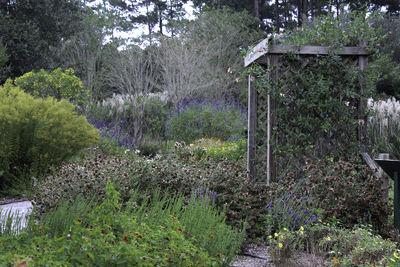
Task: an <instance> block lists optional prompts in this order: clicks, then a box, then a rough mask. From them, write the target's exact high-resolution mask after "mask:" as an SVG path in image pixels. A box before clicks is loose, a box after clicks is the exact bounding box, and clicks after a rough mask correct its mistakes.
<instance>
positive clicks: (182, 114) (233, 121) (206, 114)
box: [167, 101, 246, 143]
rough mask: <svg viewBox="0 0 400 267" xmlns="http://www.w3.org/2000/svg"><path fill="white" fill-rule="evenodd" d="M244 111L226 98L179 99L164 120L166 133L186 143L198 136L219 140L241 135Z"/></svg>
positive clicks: (243, 124)
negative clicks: (170, 114) (182, 100)
mask: <svg viewBox="0 0 400 267" xmlns="http://www.w3.org/2000/svg"><path fill="white" fill-rule="evenodd" d="M245 129H246V114H245V112H243V111H242V110H241V109H240V108H239V107H237V106H235V105H233V104H229V103H227V102H226V101H191V102H189V103H183V104H182V105H180V106H179V107H178V109H177V110H176V111H175V113H173V114H172V116H171V118H170V119H169V120H168V123H167V137H168V138H169V139H171V140H175V141H179V142H180V141H185V142H186V143H190V142H192V141H193V140H195V139H199V138H202V137H215V138H219V139H222V140H227V139H229V138H234V139H238V138H240V137H242V136H243V135H244V133H245Z"/></svg>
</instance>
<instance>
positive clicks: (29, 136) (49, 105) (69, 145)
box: [0, 81, 98, 184]
mask: <svg viewBox="0 0 400 267" xmlns="http://www.w3.org/2000/svg"><path fill="white" fill-rule="evenodd" d="M0 129H1V131H0V169H1V170H2V171H3V172H5V173H6V174H8V175H9V176H8V177H12V176H13V175H16V174H17V173H18V171H25V170H29V171H31V172H34V173H44V172H46V171H47V168H48V167H49V166H50V165H55V166H57V165H59V164H60V163H61V162H62V161H65V160H67V159H68V158H70V157H71V156H73V155H74V154H76V153H77V152H78V151H79V150H81V149H82V148H85V147H88V146H91V145H93V144H95V143H97V142H98V132H97V130H95V129H94V128H93V127H92V126H91V125H90V124H89V123H87V121H86V119H85V118H84V117H82V116H77V114H76V111H75V106H74V105H73V104H71V103H69V102H68V101H66V100H61V101H59V102H58V101H56V100H55V99H54V98H47V99H41V98H34V97H33V96H31V95H29V94H27V93H25V92H23V91H22V90H21V89H19V88H18V87H14V86H13V85H12V83H11V81H8V82H6V83H5V84H4V86H0ZM1 179H2V182H1V183H0V184H3V183H4V179H5V176H2V177H1Z"/></svg>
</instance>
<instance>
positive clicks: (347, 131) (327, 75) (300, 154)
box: [255, 54, 370, 174]
mask: <svg viewBox="0 0 400 267" xmlns="http://www.w3.org/2000/svg"><path fill="white" fill-rule="evenodd" d="M281 62H283V64H284V66H283V67H282V68H283V69H285V68H287V69H288V71H290V74H288V75H286V76H285V77H284V78H282V79H280V80H279V81H277V82H276V83H273V82H271V81H270V80H269V77H268V73H267V71H265V70H259V69H258V70H257V67H255V73H258V74H259V75H260V76H259V77H260V78H259V79H257V90H258V92H259V94H261V95H263V96H266V95H267V94H270V95H271V97H272V98H273V99H275V101H276V112H275V114H276V115H275V120H276V123H275V126H274V128H273V129H272V135H273V139H272V140H273V141H272V145H273V147H274V154H275V158H276V160H277V164H278V170H279V172H280V174H282V172H289V171H296V172H299V170H300V168H301V166H302V164H303V162H304V160H305V158H307V157H312V158H327V157H329V156H332V157H338V156H346V155H347V154H349V153H350V154H351V153H352V152H354V151H357V150H358V148H359V140H358V136H357V131H358V127H359V125H360V123H362V122H364V118H365V117H366V115H367V113H368V111H367V110H364V111H363V112H362V113H361V112H360V111H358V103H359V101H360V99H361V98H362V97H365V96H366V95H369V94H370V90H369V89H370V87H369V88H364V91H363V93H362V94H361V88H360V72H359V70H357V69H355V68H351V67H348V66H347V65H346V64H345V63H344V62H343V61H342V60H341V58H340V57H338V56H335V55H330V56H323V57H322V56H321V57H319V56H317V57H313V58H308V59H307V63H308V64H307V66H305V67H304V66H302V64H303V61H302V60H301V59H300V58H298V57H296V56H294V55H291V54H288V55H285V56H282V58H281ZM361 118H362V119H363V120H360V119H361Z"/></svg>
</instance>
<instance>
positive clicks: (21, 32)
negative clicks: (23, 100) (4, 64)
mask: <svg viewBox="0 0 400 267" xmlns="http://www.w3.org/2000/svg"><path fill="white" fill-rule="evenodd" d="M83 9H84V7H83V5H81V3H79V2H78V1H52V0H44V1H34V2H32V1H30V0H21V1H18V2H15V1H12V0H5V1H2V2H1V5H0V36H1V38H2V42H3V43H4V45H5V46H6V47H7V54H8V56H9V66H10V73H9V74H10V75H9V76H7V77H4V78H8V77H11V78H15V77H18V76H21V75H23V74H24V73H26V72H29V71H31V70H32V69H40V68H45V67H48V66H49V62H53V61H58V62H56V63H55V65H57V66H59V65H60V63H61V64H63V63H64V62H62V60H60V59H56V60H55V58H56V57H52V55H51V52H50V51H52V50H55V49H57V48H58V47H59V46H60V45H61V43H62V42H66V41H67V40H68V39H69V37H70V36H71V34H73V33H75V32H76V31H79V29H80V28H81V27H79V24H80V22H81V20H80V19H79V17H78V15H77V14H78V13H80V12H82V11H83ZM4 81H5V79H4V80H0V84H2V83H3V82H4Z"/></svg>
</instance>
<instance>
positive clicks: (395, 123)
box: [367, 97, 400, 159]
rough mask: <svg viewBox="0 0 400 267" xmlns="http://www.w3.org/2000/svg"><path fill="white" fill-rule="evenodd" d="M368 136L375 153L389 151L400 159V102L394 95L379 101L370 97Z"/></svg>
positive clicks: (393, 156) (392, 155)
mask: <svg viewBox="0 0 400 267" xmlns="http://www.w3.org/2000/svg"><path fill="white" fill-rule="evenodd" d="M368 108H369V109H370V111H371V113H372V114H371V115H370V116H369V118H368V124H367V128H368V135H369V136H368V137H369V140H370V142H371V145H372V146H373V149H374V152H375V154H378V153H389V154H390V155H391V157H392V158H395V159H400V139H399V136H400V102H399V101H397V100H396V99H395V98H394V97H393V98H390V99H387V100H386V101H384V100H379V101H374V100H373V99H372V98H370V99H368Z"/></svg>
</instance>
